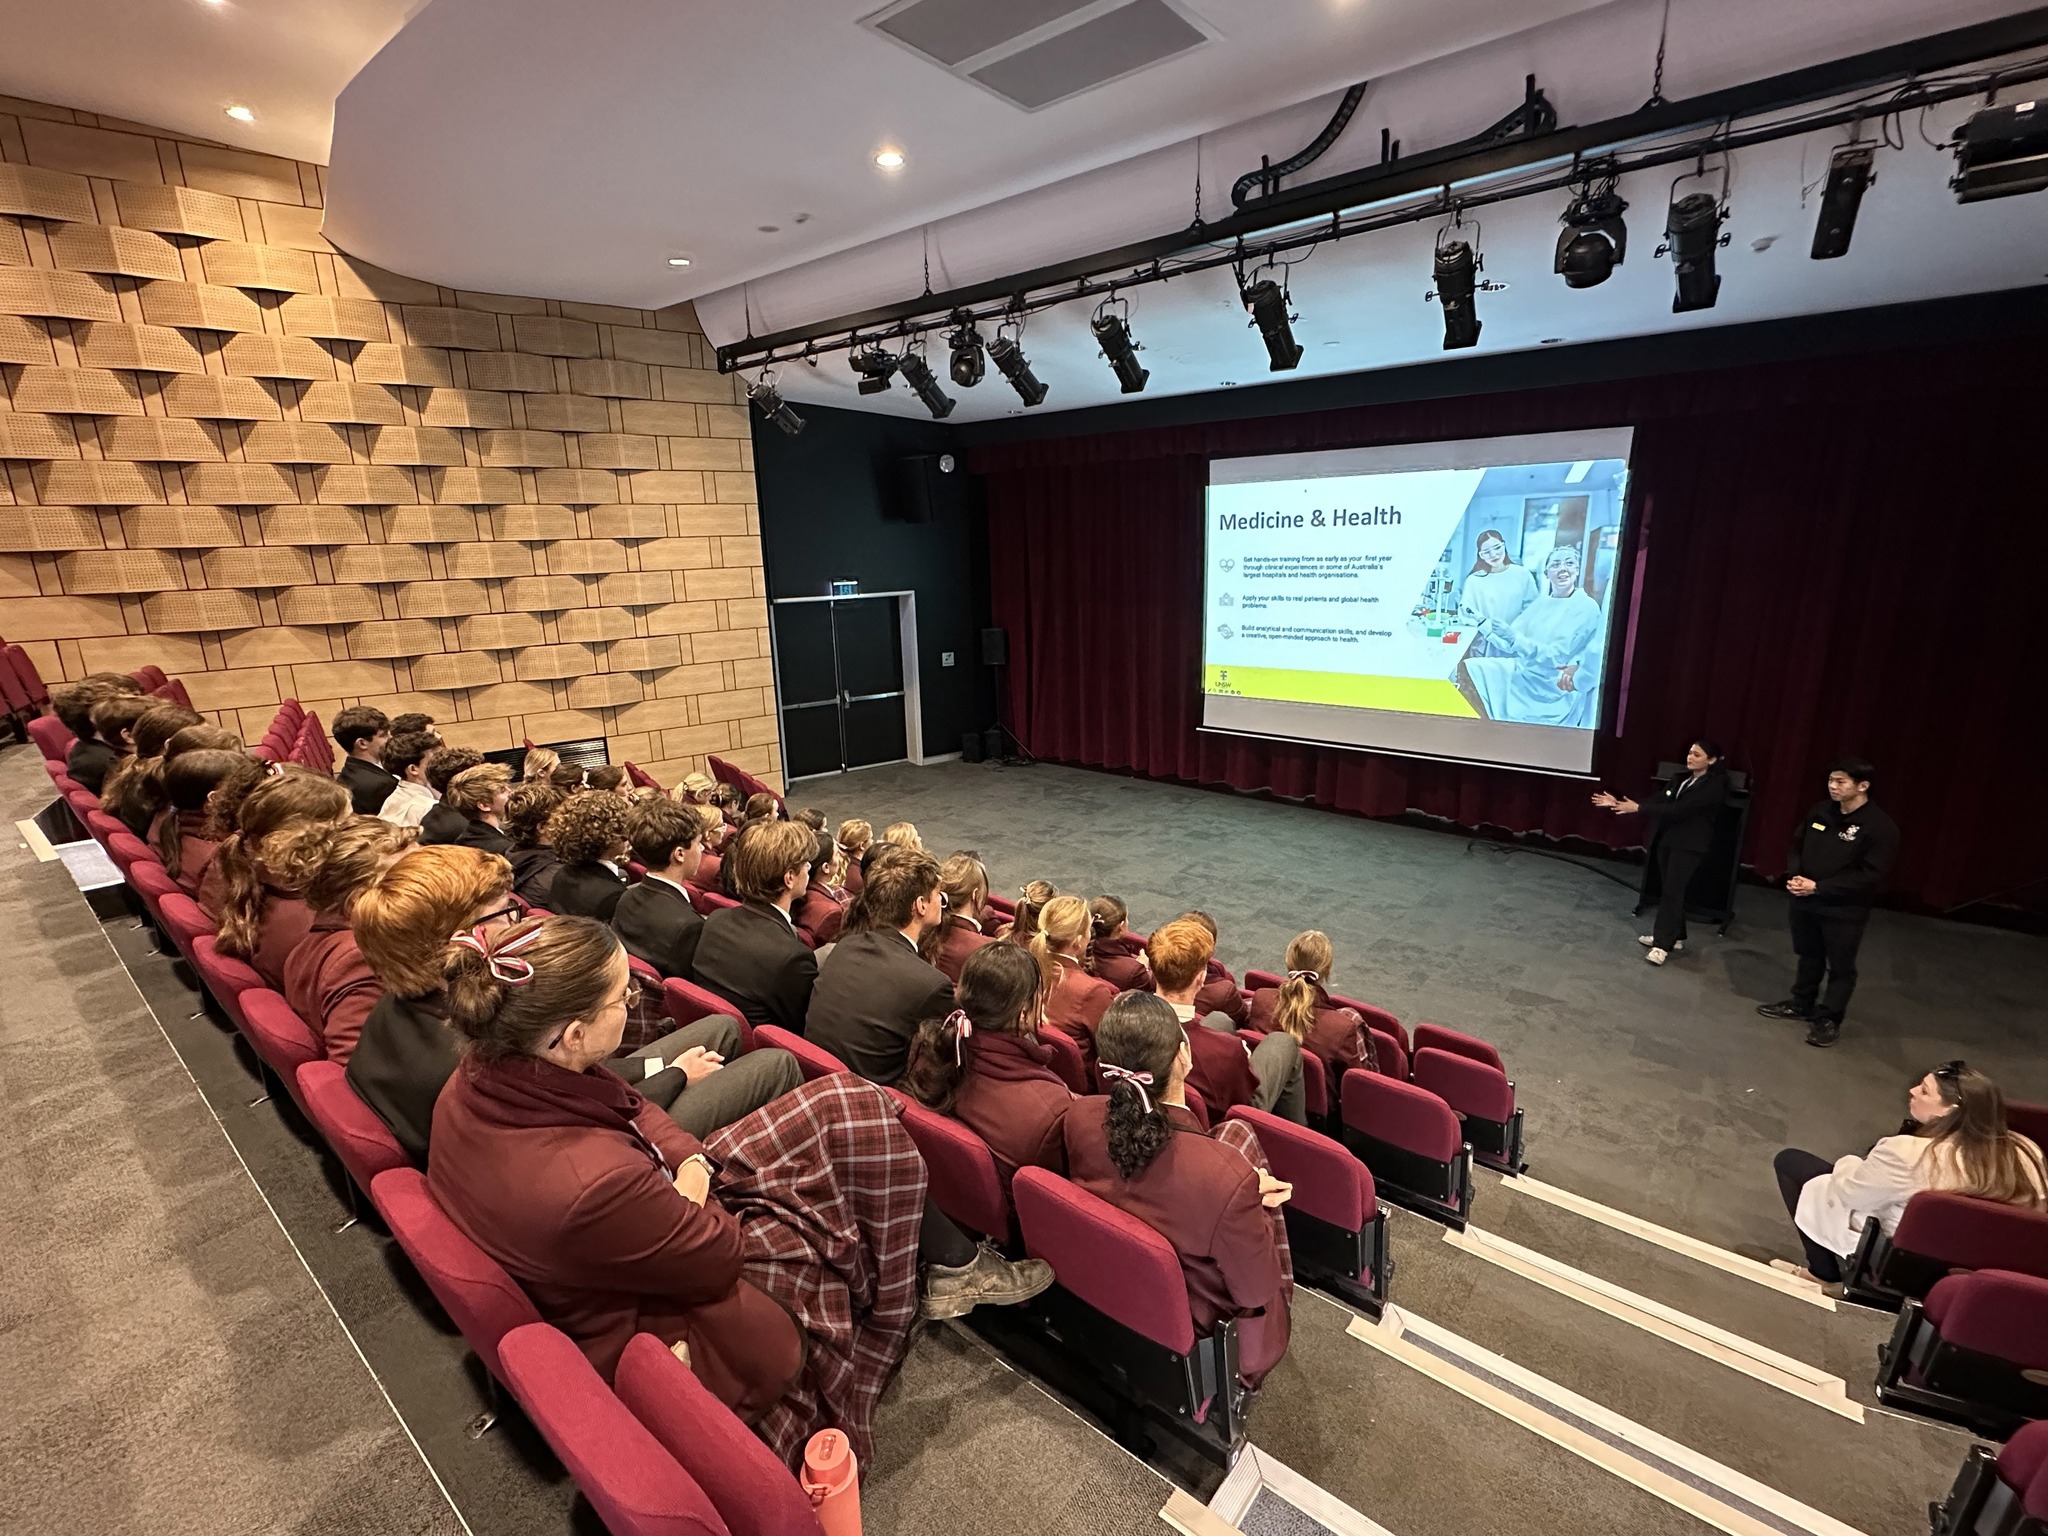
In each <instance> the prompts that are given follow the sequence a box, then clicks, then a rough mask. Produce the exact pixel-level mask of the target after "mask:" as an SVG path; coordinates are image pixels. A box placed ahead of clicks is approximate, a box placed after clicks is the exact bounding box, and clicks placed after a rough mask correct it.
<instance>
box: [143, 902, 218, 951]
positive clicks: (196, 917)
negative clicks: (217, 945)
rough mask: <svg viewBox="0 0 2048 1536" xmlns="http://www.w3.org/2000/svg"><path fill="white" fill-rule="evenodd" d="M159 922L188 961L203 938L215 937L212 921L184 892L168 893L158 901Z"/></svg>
mask: <svg viewBox="0 0 2048 1536" xmlns="http://www.w3.org/2000/svg"><path fill="white" fill-rule="evenodd" d="M157 921H158V923H160V924H161V925H162V927H163V930H164V932H165V933H167V934H169V935H170V939H171V942H172V943H173V944H175V945H177V946H178V952H179V953H180V954H182V955H183V956H184V957H185V958H186V959H187V960H190V959H192V957H193V953H194V947H195V946H196V945H197V944H198V942H199V940H200V939H201V938H210V937H212V935H213V923H212V921H211V920H210V919H209V918H208V917H207V915H206V914H205V913H204V912H202V911H200V909H199V903H198V902H196V901H194V900H193V899H192V898H191V897H190V896H187V895H186V894H185V893H184V892H183V891H173V892H166V893H165V894H164V895H163V896H162V897H161V898H159V899H158V902H157Z"/></svg>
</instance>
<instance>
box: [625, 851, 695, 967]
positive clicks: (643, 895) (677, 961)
mask: <svg viewBox="0 0 2048 1536" xmlns="http://www.w3.org/2000/svg"><path fill="white" fill-rule="evenodd" d="M612 929H613V931H614V932H616V933H617V934H618V936H619V941H620V942H621V943H623V944H624V945H625V946H626V953H627V954H629V955H631V956H633V958H634V959H636V960H645V961H646V962H647V963H648V964H649V965H651V966H653V967H654V968H655V969H656V970H657V971H659V972H661V974H662V975H664V976H678V977H683V978H687V977H688V976H689V974H690V962H691V961H693V960H695V959H696V958H697V940H698V939H699V938H701V937H702V936H703V933H704V919H703V918H701V917H699V916H698V915H697V909H696V908H695V907H693V906H691V905H690V898H689V896H688V895H687V894H686V893H685V892H684V891H682V890H681V889H680V888H679V887H677V886H673V885H670V884H669V883H668V882H667V881H666V880H663V879H660V878H658V877H656V876H654V875H649V876H648V877H647V878H646V879H644V880H642V881H641V882H640V883H639V884H638V885H635V886H632V887H630V888H628V889H627V890H626V891H625V892H623V893H622V894H621V895H620V897H619V899H618V903H617V904H616V905H615V906H614V907H613V908H612Z"/></svg>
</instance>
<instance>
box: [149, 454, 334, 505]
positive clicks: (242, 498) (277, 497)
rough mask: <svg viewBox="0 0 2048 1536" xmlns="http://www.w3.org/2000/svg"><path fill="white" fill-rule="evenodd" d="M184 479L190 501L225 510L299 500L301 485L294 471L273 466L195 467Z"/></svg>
mask: <svg viewBox="0 0 2048 1536" xmlns="http://www.w3.org/2000/svg"><path fill="white" fill-rule="evenodd" d="M184 477H185V499H186V500H187V501H210V502H215V503H217V504H219V505H220V506H224V507H271V506H276V505H277V504H278V503H279V502H281V501H297V500H298V499H299V485H298V482H297V481H296V480H294V479H293V478H292V475H291V472H290V471H289V470H283V469H279V468H278V467H277V466H276V465H274V464H192V465H188V466H186V468H185V471H184ZM148 499H149V500H152V501H161V500H162V499H163V498H162V497H160V496H158V497H150V498H148Z"/></svg>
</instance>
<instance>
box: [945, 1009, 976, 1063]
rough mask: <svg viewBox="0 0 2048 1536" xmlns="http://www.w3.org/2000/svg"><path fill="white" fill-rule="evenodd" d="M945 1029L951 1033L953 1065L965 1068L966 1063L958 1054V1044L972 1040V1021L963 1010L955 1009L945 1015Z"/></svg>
mask: <svg viewBox="0 0 2048 1536" xmlns="http://www.w3.org/2000/svg"><path fill="white" fill-rule="evenodd" d="M946 1028H948V1029H950V1030H952V1031H953V1065H954V1066H956V1067H960V1066H965V1065H966V1062H965V1061H964V1060H963V1059H962V1057H961V1054H960V1042H961V1041H963V1040H971V1039H973V1038H974V1020H972V1019H970V1018H968V1017H967V1012H966V1010H965V1009H962V1008H955V1009H954V1010H953V1011H952V1012H951V1013H949V1014H947V1015H946Z"/></svg>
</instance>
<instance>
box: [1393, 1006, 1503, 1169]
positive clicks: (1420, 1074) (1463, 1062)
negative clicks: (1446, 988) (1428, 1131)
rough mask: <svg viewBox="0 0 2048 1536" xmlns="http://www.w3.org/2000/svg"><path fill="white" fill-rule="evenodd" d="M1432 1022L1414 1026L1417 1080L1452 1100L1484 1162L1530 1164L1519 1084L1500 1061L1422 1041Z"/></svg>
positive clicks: (1476, 1153) (1499, 1165)
mask: <svg viewBox="0 0 2048 1536" xmlns="http://www.w3.org/2000/svg"><path fill="white" fill-rule="evenodd" d="M1428 1027H1429V1026H1428V1025H1424V1026H1422V1029H1418V1030H1416V1032H1415V1037H1416V1041H1417V1044H1416V1048H1415V1063H1414V1068H1413V1079H1414V1083H1415V1086H1416V1087H1418V1088H1427V1089H1428V1090H1429V1091H1430V1092H1431V1093H1433V1094H1435V1095H1436V1096H1437V1097H1438V1098H1440V1099H1442V1100H1443V1101H1444V1102H1445V1103H1446V1104H1448V1105H1450V1106H1451V1108H1452V1110H1453V1111H1455V1112H1456V1114H1457V1116H1458V1118H1459V1119H1460V1120H1462V1121H1463V1122H1464V1126H1465V1140H1467V1141H1468V1142H1470V1143H1471V1144H1472V1155H1473V1156H1474V1157H1476V1158H1477V1159H1479V1161H1480V1162H1482V1163H1484V1164H1486V1166H1487V1167H1489V1168H1493V1169H1497V1170H1498V1171H1500V1172H1502V1173H1520V1172H1521V1171H1522V1170H1523V1169H1524V1168H1526V1167H1527V1166H1528V1164H1527V1163H1525V1162H1524V1161H1523V1160H1522V1112H1521V1111H1520V1110H1519V1109H1517V1108H1515V1085H1514V1084H1513V1083H1511V1082H1509V1081H1508V1079H1507V1076H1506V1074H1505V1073H1503V1072H1502V1071H1501V1069H1500V1068H1499V1067H1497V1066H1491V1065H1489V1064H1488V1063H1486V1062H1484V1061H1481V1060H1478V1059H1475V1058H1474V1057H1471V1056H1459V1055H1453V1054H1452V1053H1451V1052H1449V1051H1441V1050H1438V1049H1437V1048H1436V1047H1435V1046H1433V1045H1424V1044H1422V1043H1421V1042H1422V1041H1423V1040H1424V1039H1426V1038H1427V1037H1426V1036H1425V1035H1424V1034H1423V1032H1422V1030H1423V1029H1427V1028H1428ZM1496 1059H1498V1058H1496Z"/></svg>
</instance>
